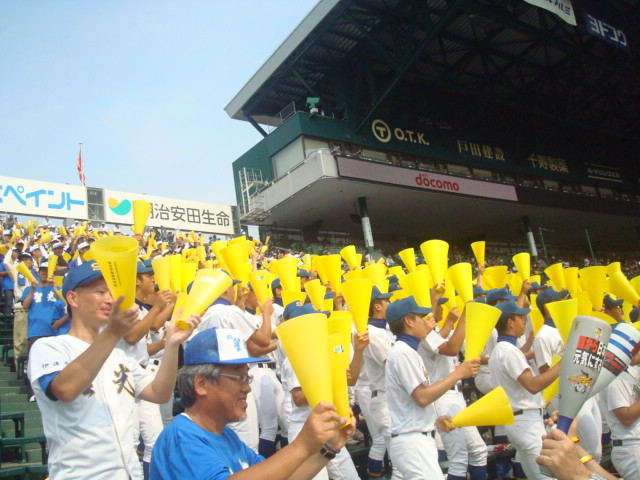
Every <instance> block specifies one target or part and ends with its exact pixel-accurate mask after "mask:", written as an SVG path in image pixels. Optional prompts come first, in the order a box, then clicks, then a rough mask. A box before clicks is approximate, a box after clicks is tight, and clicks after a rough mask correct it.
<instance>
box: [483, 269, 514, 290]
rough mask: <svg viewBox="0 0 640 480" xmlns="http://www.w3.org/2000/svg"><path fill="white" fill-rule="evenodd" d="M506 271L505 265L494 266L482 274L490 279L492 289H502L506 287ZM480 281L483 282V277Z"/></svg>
mask: <svg viewBox="0 0 640 480" xmlns="http://www.w3.org/2000/svg"><path fill="white" fill-rule="evenodd" d="M507 270H508V269H507V266H506V265H496V266H495V267H489V268H487V269H485V271H484V272H485V273H486V274H487V275H489V278H491V283H492V284H493V288H503V287H505V286H506V285H507ZM482 280H483V282H484V277H482Z"/></svg>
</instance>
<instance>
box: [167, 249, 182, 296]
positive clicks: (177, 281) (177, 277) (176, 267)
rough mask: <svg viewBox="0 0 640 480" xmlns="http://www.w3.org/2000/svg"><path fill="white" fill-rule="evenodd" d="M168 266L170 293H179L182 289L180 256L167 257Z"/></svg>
mask: <svg viewBox="0 0 640 480" xmlns="http://www.w3.org/2000/svg"><path fill="white" fill-rule="evenodd" d="M168 258H169V266H170V270H169V272H170V277H169V279H170V282H171V291H172V292H173V293H176V292H179V291H180V289H181V288H182V257H181V256H180V255H169V257H168Z"/></svg>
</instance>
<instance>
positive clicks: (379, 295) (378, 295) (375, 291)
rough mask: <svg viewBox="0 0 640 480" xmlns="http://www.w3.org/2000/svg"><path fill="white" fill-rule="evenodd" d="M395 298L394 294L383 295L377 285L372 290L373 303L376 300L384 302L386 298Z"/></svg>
mask: <svg viewBox="0 0 640 480" xmlns="http://www.w3.org/2000/svg"><path fill="white" fill-rule="evenodd" d="M392 296H393V293H382V292H381V291H380V289H379V288H378V287H376V286H375V285H374V286H373V289H372V290H371V301H372V302H373V301H374V300H382V299H385V298H391V297H392Z"/></svg>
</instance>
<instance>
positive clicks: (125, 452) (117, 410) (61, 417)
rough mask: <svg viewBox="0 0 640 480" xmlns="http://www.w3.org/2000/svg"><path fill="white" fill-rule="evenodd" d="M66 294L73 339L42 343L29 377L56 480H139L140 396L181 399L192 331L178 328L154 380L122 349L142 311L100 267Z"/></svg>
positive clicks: (76, 272) (86, 267)
mask: <svg viewBox="0 0 640 480" xmlns="http://www.w3.org/2000/svg"><path fill="white" fill-rule="evenodd" d="M63 294H64V297H65V298H66V300H67V304H68V308H69V311H70V313H71V328H70V330H69V334H68V335H60V336H57V337H50V338H46V339H41V340H39V341H38V342H36V343H35V344H34V346H33V349H32V351H31V356H30V361H29V379H30V380H31V385H32V386H33V389H34V391H35V395H36V399H37V401H38V406H39V407H40V410H41V412H42V421H43V424H44V431H45V435H46V436H47V443H48V445H49V476H50V477H49V478H51V480H75V479H77V480H84V479H87V478H91V479H92V480H129V479H132V480H139V479H140V478H141V473H142V472H141V470H140V463H139V461H138V457H137V455H136V453H135V450H134V448H133V444H132V442H131V438H132V436H133V425H132V414H133V407H134V402H135V398H136V397H140V398H142V399H144V400H147V401H150V402H155V403H162V402H166V401H167V400H168V399H169V398H170V397H171V395H172V393H173V388H174V386H175V381H176V373H177V366H178V349H179V347H180V344H181V343H182V342H183V341H184V340H186V339H187V338H188V337H189V335H190V334H191V332H192V331H193V328H195V326H196V325H197V324H198V323H199V321H200V318H199V317H198V316H196V315H194V316H191V317H190V318H188V319H187V322H188V324H189V326H190V328H189V329H188V330H180V329H178V328H176V327H175V326H172V327H171V328H170V331H169V334H168V335H167V341H166V348H165V361H164V362H163V364H162V366H161V368H160V370H159V371H158V374H157V376H156V378H155V379H154V380H151V379H150V378H149V377H148V375H147V374H146V372H145V371H144V370H143V369H142V368H141V367H140V365H139V364H138V363H137V362H136V361H135V360H133V359H131V358H130V357H127V356H126V355H125V354H124V353H123V352H122V351H121V350H118V349H115V348H114V347H115V345H116V343H117V342H118V341H119V340H120V338H122V337H123V336H124V335H126V334H127V332H128V331H129V330H130V329H131V328H132V327H133V326H134V325H135V324H136V323H137V322H139V318H138V306H137V305H133V306H132V307H131V308H128V309H126V310H121V309H120V305H121V304H122V301H123V297H120V298H119V299H117V300H116V301H114V300H113V298H112V297H111V294H110V293H109V289H108V288H107V286H106V283H105V281H104V279H103V278H102V272H101V271H100V270H99V267H98V265H97V264H96V263H95V261H90V262H86V263H84V264H82V265H80V266H79V267H77V268H74V269H73V270H71V271H70V272H69V273H68V274H67V276H66V277H65V280H64V284H63Z"/></svg>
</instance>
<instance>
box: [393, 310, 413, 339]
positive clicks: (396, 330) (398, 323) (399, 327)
mask: <svg viewBox="0 0 640 480" xmlns="http://www.w3.org/2000/svg"><path fill="white" fill-rule="evenodd" d="M407 317H408V318H409V319H410V320H415V318H416V314H415V313H407V314H406V315H405V316H403V317H400V318H399V319H397V320H395V321H393V322H391V323H390V324H389V330H391V333H393V334H394V335H400V334H401V333H404V319H405V318H407Z"/></svg>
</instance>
